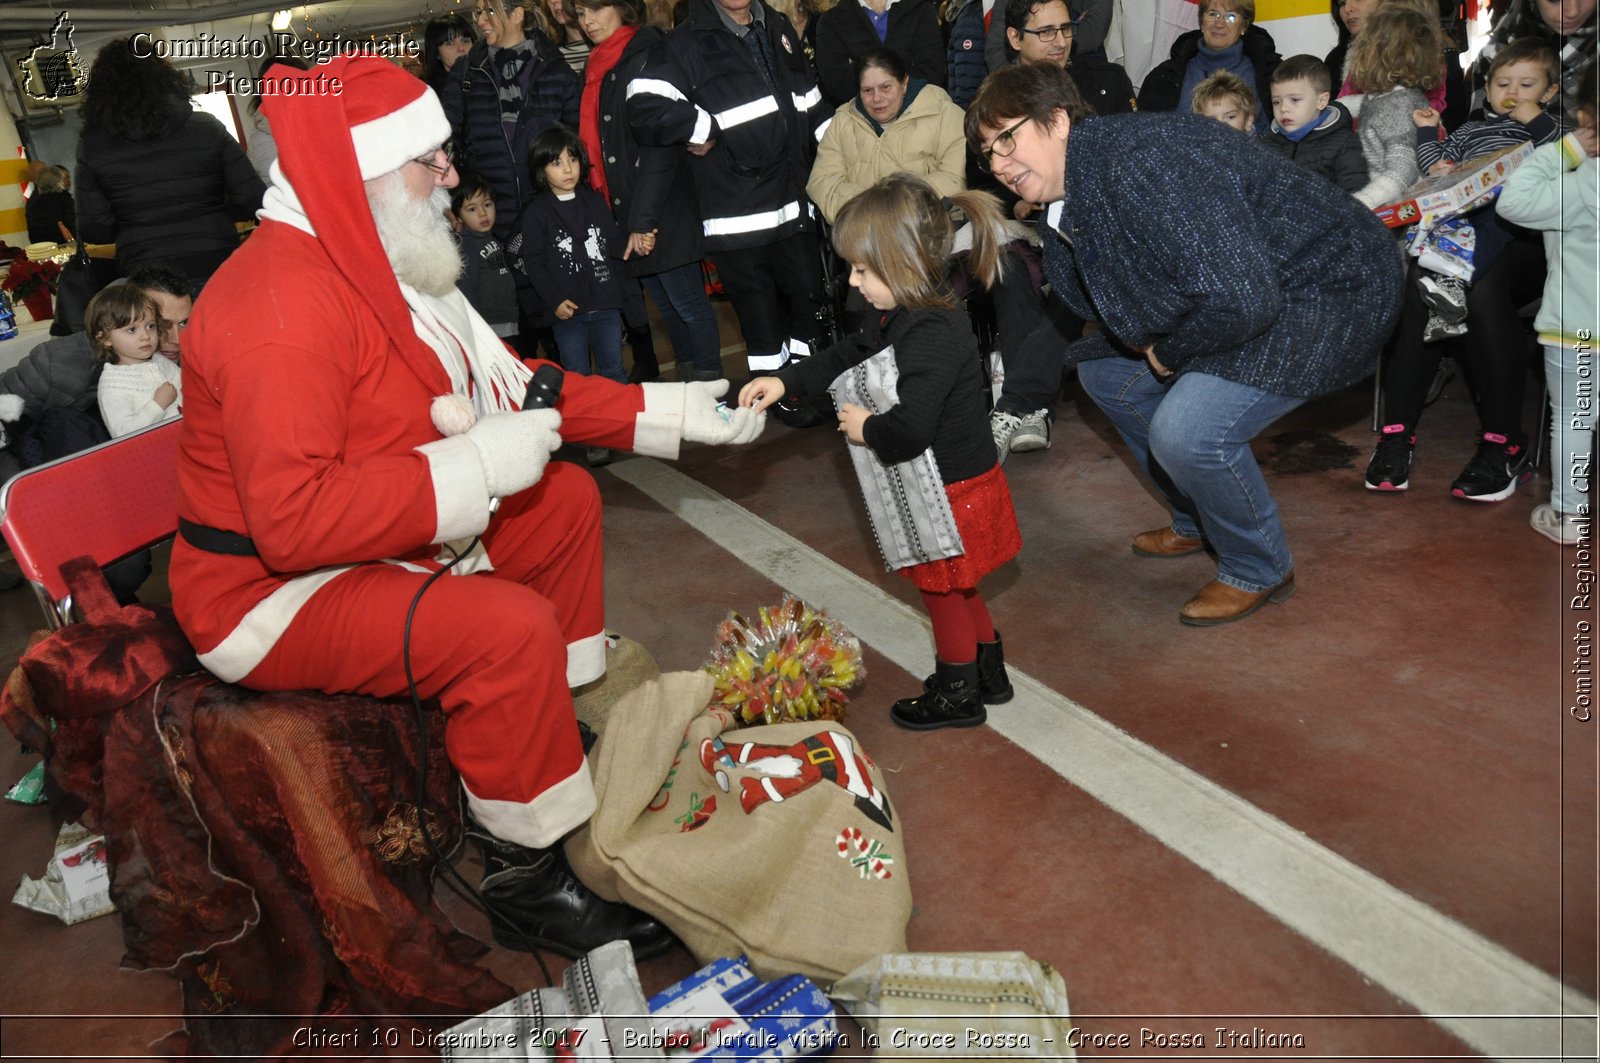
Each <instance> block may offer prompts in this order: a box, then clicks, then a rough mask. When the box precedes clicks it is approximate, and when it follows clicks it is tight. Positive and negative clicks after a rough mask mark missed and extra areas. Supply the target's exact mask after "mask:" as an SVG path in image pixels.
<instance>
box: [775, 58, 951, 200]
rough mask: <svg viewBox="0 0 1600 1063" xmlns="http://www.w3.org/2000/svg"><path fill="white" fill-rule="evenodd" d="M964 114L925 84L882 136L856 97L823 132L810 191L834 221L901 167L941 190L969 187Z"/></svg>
mask: <svg viewBox="0 0 1600 1063" xmlns="http://www.w3.org/2000/svg"><path fill="white" fill-rule="evenodd" d="M963 117H964V116H963V115H962V113H961V108H959V107H957V106H956V105H955V104H954V103H952V102H951V100H950V96H949V95H948V94H947V93H946V92H945V91H944V89H941V88H939V87H938V86H937V85H924V86H922V89H921V91H920V92H918V93H917V95H916V98H915V99H913V100H912V101H911V106H909V107H907V108H906V109H905V110H904V111H902V112H901V114H900V117H899V118H896V119H895V120H894V121H892V122H890V123H889V124H888V125H886V126H884V127H883V135H882V136H879V135H878V134H877V133H876V132H875V131H874V130H873V128H872V122H871V120H870V119H868V118H867V116H866V115H864V114H862V113H861V109H860V108H859V107H858V106H856V101H855V100H851V101H850V102H849V103H846V104H844V105H843V106H841V107H840V108H839V109H838V110H837V111H835V112H834V114H833V118H832V119H830V120H829V122H828V127H827V130H826V131H825V132H824V133H823V134H822V142H821V143H820V144H818V145H817V161H816V162H815V163H814V164H813V165H812V167H811V180H810V181H809V182H807V184H806V192H807V194H808V195H810V196H811V200H812V202H814V203H815V204H816V205H817V209H819V210H821V211H822V216H823V217H824V218H826V219H828V221H829V222H830V223H831V222H832V221H833V219H834V217H835V216H837V215H838V213H839V208H840V207H842V206H844V205H845V204H846V203H848V202H849V201H850V200H851V199H852V198H853V197H855V196H856V195H858V194H859V193H861V192H863V191H865V190H866V189H867V188H869V187H871V186H872V185H873V184H874V183H876V182H877V181H879V180H881V179H882V178H885V177H888V176H889V175H890V174H892V173H897V172H899V171H901V170H904V171H906V172H907V173H913V174H916V175H917V176H918V177H921V178H924V179H925V180H927V182H928V183H929V184H931V185H933V187H934V190H935V191H937V192H938V193H939V194H940V195H941V196H952V195H955V194H956V193H957V192H960V191H963V190H964V189H965V188H966V187H967V141H966V136H965V134H964V132H963V130H962V121H963Z"/></svg>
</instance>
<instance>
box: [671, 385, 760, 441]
mask: <svg viewBox="0 0 1600 1063" xmlns="http://www.w3.org/2000/svg"><path fill="white" fill-rule="evenodd" d="M683 389H684V393H683V438H685V439H687V440H688V441H689V442H691V443H712V444H723V443H732V444H739V443H748V442H750V441H751V440H753V439H755V438H756V437H757V436H759V435H760V434H761V430H762V429H763V428H765V427H766V426H767V414H766V411H765V410H762V411H760V412H758V411H756V410H752V409H751V408H750V407H748V406H737V407H730V406H721V407H719V406H718V404H717V400H718V399H720V398H721V397H722V396H723V395H725V394H727V392H728V382H727V381H726V380H711V381H705V380H691V381H689V382H688V383H686V384H684V385H683Z"/></svg>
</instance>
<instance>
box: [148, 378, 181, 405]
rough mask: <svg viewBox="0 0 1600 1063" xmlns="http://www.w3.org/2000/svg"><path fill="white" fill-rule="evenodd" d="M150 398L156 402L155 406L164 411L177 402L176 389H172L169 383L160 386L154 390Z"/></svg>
mask: <svg viewBox="0 0 1600 1063" xmlns="http://www.w3.org/2000/svg"><path fill="white" fill-rule="evenodd" d="M151 397H152V398H153V399H155V400H156V405H157V406H160V407H161V408H162V409H163V410H164V409H166V408H167V407H168V406H171V405H172V404H173V403H174V402H177V401H178V389H177V388H175V387H173V386H172V384H171V383H170V382H169V383H166V384H162V385H161V386H160V387H158V388H156V393H155V394H154V395H152V396H151Z"/></svg>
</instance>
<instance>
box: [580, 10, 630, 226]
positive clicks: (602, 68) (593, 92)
mask: <svg viewBox="0 0 1600 1063" xmlns="http://www.w3.org/2000/svg"><path fill="white" fill-rule="evenodd" d="M638 32H639V27H638V26H618V27H617V31H616V32H615V33H613V34H612V35H611V36H609V37H607V38H606V39H605V40H603V41H601V42H600V43H599V44H597V45H595V46H594V50H593V51H591V52H590V53H589V62H588V63H587V64H585V66H584V68H583V100H582V101H581V102H580V103H579V105H578V139H579V140H582V141H583V146H584V147H586V148H588V149H589V183H590V184H591V185H593V186H594V188H595V190H596V191H597V192H599V193H600V194H601V195H602V196H604V197H605V200H606V207H607V208H608V209H609V208H610V206H611V190H610V189H609V188H608V187H606V164H605V159H606V157H605V154H604V153H603V152H601V150H600V82H601V81H602V80H604V79H605V76H606V75H607V74H609V73H611V70H612V68H613V67H615V66H616V65H617V64H618V63H620V62H621V61H622V50H623V49H624V48H626V47H627V46H628V42H629V41H631V40H633V35H634V34H635V33H638Z"/></svg>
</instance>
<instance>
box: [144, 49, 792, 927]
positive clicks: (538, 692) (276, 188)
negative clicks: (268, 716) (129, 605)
mask: <svg viewBox="0 0 1600 1063" xmlns="http://www.w3.org/2000/svg"><path fill="white" fill-rule="evenodd" d="M317 73H318V75H319V76H321V77H322V78H323V81H322V82H321V83H320V84H321V85H322V86H323V87H322V88H321V89H320V91H319V83H318V82H316V81H314V80H313V79H312V77H311V75H309V74H306V73H302V72H299V71H294V70H290V69H282V70H278V71H275V76H274V77H273V78H272V79H271V82H274V83H276V86H275V87H276V88H277V89H278V91H277V92H276V93H269V94H268V96H269V98H268V99H267V102H266V103H265V105H264V106H263V110H264V111H265V112H266V113H267V116H268V118H269V120H270V121H271V123H272V128H273V131H274V133H275V134H276V136H277V142H278V149H279V155H278V172H279V176H278V178H277V180H276V181H275V183H274V184H273V185H272V187H271V189H270V190H269V192H268V195H267V199H266V201H265V204H264V207H263V210H262V214H261V218H262V222H261V226H260V228H259V229H258V230H257V232H256V233H255V234H254V235H253V236H252V237H251V238H250V239H249V240H248V241H247V242H246V244H245V245H244V247H243V248H242V249H241V250H240V251H239V253H238V254H236V255H234V256H233V257H232V258H230V259H229V261H228V262H227V263H226V265H224V266H223V268H222V269H220V270H218V272H217V273H216V275H215V276H214V277H213V278H212V280H211V282H210V284H209V285H208V286H207V288H206V291H205V294H204V295H203V296H202V297H201V299H200V301H199V303H198V304H197V305H196V306H195V308H194V314H193V316H192V317H191V319H190V325H189V329H188V331H187V333H186V334H185V338H184V377H185V383H186V385H187V388H186V390H187V389H192V390H193V400H192V401H190V402H187V403H185V407H184V414H185V418H184V429H183V436H182V440H181V444H180V454H179V468H178V476H179V514H180V518H181V521H180V538H179V541H178V542H177V543H176V544H175V545H174V547H173V554H172V567H171V583H172V591H173V607H174V609H175V611H176V612H177V616H178V620H179V622H180V623H181V624H182V626H183V629H184V631H185V632H186V633H187V634H188V636H189V638H190V640H191V641H192V642H193V643H194V646H195V648H196V650H197V651H198V653H199V658H200V661H201V663H203V664H204V665H205V666H206V667H207V668H208V669H210V670H211V671H212V672H213V673H214V674H216V675H217V676H219V677H220V678H222V679H225V680H228V681H230V682H235V683H240V684H243V685H244V686H247V687H252V688H254V689H258V690H295V689H308V688H309V689H315V690H323V691H328V692H350V693H358V694H365V695H370V696H374V697H393V696H396V695H400V694H404V693H405V692H406V691H407V689H408V679H407V674H406V668H405V664H404V661H403V655H402V653H401V648H402V645H403V644H409V654H410V667H411V671H412V673H413V675H414V678H415V685H416V691H417V693H418V694H419V695H420V696H421V697H422V698H424V699H432V700H437V701H438V703H439V704H440V706H441V707H442V709H443V711H444V718H445V745H446V749H447V751H448V753H449V756H450V760H451V763H452V764H454V766H455V768H456V770H457V771H458V772H459V773H460V776H461V781H462V785H463V787H464V789H465V791H466V804H467V809H468V811H469V813H470V815H471V818H472V820H473V823H472V824H471V825H470V828H469V829H470V830H471V831H472V832H473V833H474V835H475V836H476V837H477V839H478V840H479V842H480V844H481V845H482V847H483V849H484V852H485V875H484V880H483V883H482V885H481V886H480V890H481V892H482V894H483V897H484V900H485V902H486V904H487V906H488V908H489V910H490V914H491V916H492V918H493V922H494V928H495V936H496V938H497V940H499V941H500V942H501V943H502V944H506V945H508V946H511V947H519V948H526V947H546V948H551V949H554V950H556V951H558V952H561V953H564V954H566V955H573V956H575V955H579V954H581V953H583V952H585V951H587V950H589V949H592V948H594V947H596V946H598V945H600V944H603V943H605V942H606V941H610V940H613V939H615V938H623V937H625V938H627V939H629V940H630V941H631V942H632V943H633V945H634V949H635V952H636V954H637V955H640V956H648V955H651V954H653V953H655V952H659V951H661V950H662V949H665V948H667V947H669V946H670V944H671V941H672V938H671V936H670V934H668V933H667V931H666V930H665V929H664V928H663V927H662V926H660V925H659V924H658V923H656V922H654V921H653V920H651V919H649V918H648V917H646V916H644V915H643V914H641V913H639V912H637V911H634V910H633V909H631V908H627V907H625V906H623V905H620V904H613V903H610V902H606V901H603V900H601V899H600V898H598V897H596V896H594V895H593V894H591V893H590V892H589V891H588V890H587V889H585V888H584V887H583V886H582V884H580V883H578V882H577V881H576V879H575V878H573V876H572V873H571V871H570V870H569V869H568V868H567V865H566V863H565V860H564V859H563V857H562V855H561V851H560V841H561V839H562V838H563V837H564V836H565V835H567V834H568V833H570V832H571V831H573V830H575V829H577V828H578V827H580V826H581V825H582V824H583V823H584V822H585V821H586V820H587V819H588V818H589V816H590V814H591V813H592V812H593V811H594V808H595V795H594V789H593V786H592V783H591V781H590V776H589V769H588V767H587V764H586V762H585V761H584V752H583V749H582V745H581V742H580V739H579V733H578V726H577V721H576V719H575V718H574V715H573V707H572V698H571V694H570V690H569V688H570V687H573V686H577V685H579V684H582V683H586V682H589V681H591V680H593V679H595V678H597V677H598V676H599V675H600V674H601V673H602V672H603V671H604V668H605V655H604V643H603V627H602V625H603V617H602V609H603V594H602V586H601V533H600V503H599V497H598V492H597V490H596V488H595V484H594V481H593V480H592V479H591V478H590V476H589V473H588V472H587V471H586V470H583V469H580V468H578V467H577V466H575V465H571V464H568V463H565V462H555V463H551V464H548V465H547V464H546V462H547V461H548V459H549V457H550V454H551V452H552V451H554V450H555V449H556V448H557V447H558V446H559V445H560V444H561V442H562V441H563V440H564V439H565V440H572V441H576V442H580V443H584V444H590V445H595V446H605V447H621V448H631V449H634V450H637V451H639V452H640V453H645V454H652V455H656V456H662V457H675V456H676V455H677V451H678V447H679V443H680V442H681V441H682V440H684V439H688V440H693V441H696V442H704V443H743V442H748V441H750V440H751V439H753V438H755V436H756V435H758V434H759V433H760V430H761V427H762V424H763V422H762V420H761V419H760V417H759V416H758V415H757V414H755V412H754V411H751V410H743V409H741V410H737V411H728V410H726V409H721V410H719V409H718V407H717V402H716V400H717V396H719V395H721V394H722V393H723V391H724V390H725V389H726V386H727V384H726V382H725V381H717V382H713V383H706V382H698V383H684V384H654V383H652V384H644V385H634V386H628V385H623V384H617V383H614V382H612V381H609V380H605V379H602V378H599V377H580V376H577V375H569V376H568V377H567V378H566V381H565V387H564V388H563V389H562V391H561V395H560V400H559V402H557V403H556V404H555V405H554V407H553V408H550V409H539V410H527V411H523V410H520V409H519V406H520V404H521V402H522V399H523V396H524V393H525V390H526V387H527V382H528V379H529V377H530V370H529V367H528V366H525V365H523V364H522V363H521V362H519V361H517V359H516V358H515V357H514V356H513V355H512V354H511V352H510V351H509V350H508V349H507V348H506V347H505V345H504V344H503V343H502V342H501V341H500V340H499V339H498V338H497V337H496V336H495V335H494V332H493V331H492V330H491V329H490V327H489V326H488V324H487V323H485V322H484V320H483V319H482V318H481V317H480V316H479V315H478V314H477V313H476V312H475V311H474V310H473V309H472V308H471V306H470V305H469V304H468V303H467V301H466V299H465V298H464V297H463V296H462V295H461V293H460V292H459V291H458V290H457V289H456V287H455V281H456V276H457V273H458V271H459V270H460V262H459V259H458V258H457V256H456V253H455V249H454V247H453V245H452V242H451V239H450V233H449V229H448V225H447V222H446V220H445V215H444V209H445V207H446V205H447V204H448V195H447V191H446V190H447V189H449V188H450V187H451V186H453V185H454V184H455V182H456V172H455V169H454V167H453V165H452V163H451V159H450V156H449V154H448V149H447V148H446V147H445V145H446V141H447V138H448V137H449V136H450V127H449V124H448V123H447V122H446V120H445V116H444V113H443V111H442V110H441V108H440V106H439V103H438V100H437V98H436V97H435V96H434V94H433V93H432V92H431V91H429V90H428V89H427V87H426V86H425V85H424V84H423V83H422V82H420V81H418V80H417V79H415V78H413V77H412V76H411V75H409V74H407V73H405V72H403V71H401V70H400V69H399V68H398V67H395V66H393V65H391V64H389V63H388V62H386V61H384V60H382V59H378V58H374V57H370V56H356V57H340V58H338V59H335V60H334V61H333V62H331V63H329V64H326V65H325V66H321V67H318V68H317ZM330 82H331V83H333V84H337V85H339V86H340V91H339V92H338V93H337V94H332V93H329V92H328V91H327V90H326V87H325V86H326V85H327V84H328V83H330ZM457 557H459V558H460V561H459V563H457V564H456V565H455V566H454V567H453V568H452V569H451V570H450V572H449V573H448V574H447V575H446V576H445V577H444V578H441V579H439V580H437V581H435V582H434V583H433V584H432V585H431V586H430V587H428V589H427V593H426V594H425V595H421V596H420V602H419V593H420V589H421V588H422V585H423V583H424V582H425V581H426V580H427V579H428V577H429V576H430V574H432V573H434V572H437V571H438V570H439V569H440V568H441V567H443V566H444V565H445V563H447V562H448V561H450V560H452V559H455V558H457ZM413 608H414V613H415V615H414V617H408V611H411V610H413Z"/></svg>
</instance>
